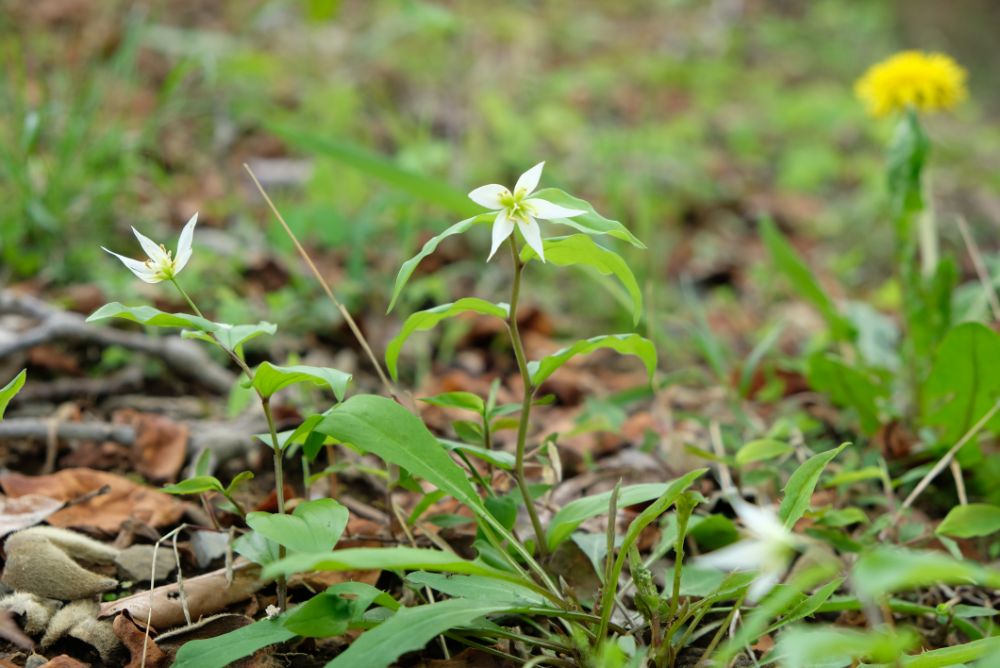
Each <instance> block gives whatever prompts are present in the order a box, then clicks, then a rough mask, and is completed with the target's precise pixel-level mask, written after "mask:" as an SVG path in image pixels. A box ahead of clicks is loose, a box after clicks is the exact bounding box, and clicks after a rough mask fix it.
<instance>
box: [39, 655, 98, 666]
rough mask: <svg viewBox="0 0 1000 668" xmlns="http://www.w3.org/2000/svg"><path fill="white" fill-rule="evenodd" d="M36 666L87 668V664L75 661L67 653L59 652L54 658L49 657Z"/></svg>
mask: <svg viewBox="0 0 1000 668" xmlns="http://www.w3.org/2000/svg"><path fill="white" fill-rule="evenodd" d="M38 668H87V664H85V663H82V662H80V661H77V660H76V659H74V658H73V657H71V656H69V655H68V654H60V655H59V656H57V657H56V658H54V659H49V660H48V661H46V662H45V663H43V664H42V665H40V666H39V667H38Z"/></svg>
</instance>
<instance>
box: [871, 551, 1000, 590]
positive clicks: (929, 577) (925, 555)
mask: <svg viewBox="0 0 1000 668" xmlns="http://www.w3.org/2000/svg"><path fill="white" fill-rule="evenodd" d="M851 581H852V582H853V583H854V586H855V587H856V588H857V590H858V591H859V592H861V593H863V594H865V595H866V596H868V597H871V598H873V599H878V598H879V597H881V596H884V595H885V594H890V593H892V592H896V591H903V590H908V589H918V588H920V587H930V586H937V585H942V584H952V585H958V584H969V585H971V584H980V585H985V586H987V587H990V588H991V589H996V588H1000V571H998V570H997V569H995V568H988V567H985V566H982V565H980V564H977V563H974V562H971V561H964V560H958V559H954V558H952V557H950V556H948V555H947V554H945V553H944V552H924V551H918V550H907V549H903V548H897V547H879V548H876V549H874V550H872V551H870V552H867V553H865V554H862V555H861V556H860V557H859V558H858V560H857V562H856V563H855V565H854V570H853V572H852V574H851Z"/></svg>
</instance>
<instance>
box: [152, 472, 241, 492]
mask: <svg viewBox="0 0 1000 668" xmlns="http://www.w3.org/2000/svg"><path fill="white" fill-rule="evenodd" d="M225 489H226V488H225V487H223V485H222V482H221V481H219V479H218V478H216V477H215V476H213V475H198V476H195V477H193V478H188V479H187V480H181V481H180V482H178V483H174V484H173V485H167V486H166V487H164V488H163V491H164V492H166V493H167V494H201V493H203V492H219V493H220V494H221V493H222V492H224V491H225Z"/></svg>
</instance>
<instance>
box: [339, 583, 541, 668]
mask: <svg viewBox="0 0 1000 668" xmlns="http://www.w3.org/2000/svg"><path fill="white" fill-rule="evenodd" d="M522 607H523V606H522ZM512 608H516V606H512V604H510V603H497V602H491V601H478V600H466V599H463V598H453V599H449V600H447V601H440V602H438V603H431V604H429V605H419V606H416V607H412V608H401V609H400V610H399V612H397V613H396V614H395V615H393V616H392V617H390V618H389V619H387V620H386V621H384V622H382V623H381V624H379V625H378V626H376V627H375V628H374V629H371V630H370V631H367V632H365V633H363V634H361V635H360V636H359V637H358V638H357V640H355V641H354V642H352V643H351V644H350V646H349V647H348V648H347V649H346V650H345V651H344V652H343V653H342V654H340V655H338V656H337V657H336V658H335V659H334V660H333V661H331V662H329V663H328V664H326V666H327V668H355V667H356V666H365V668H386V666H389V665H391V664H392V663H393V662H394V661H395V660H396V659H397V658H399V657H400V656H401V655H403V654H405V653H406V652H412V651H413V650H418V649H420V648H421V647H423V646H424V645H426V644H427V643H428V642H430V641H431V640H433V639H434V638H435V637H436V636H438V635H440V634H442V633H444V632H445V631H448V630H450V629H454V628H461V627H465V626H469V625H470V624H471V623H473V622H474V621H476V620H477V619H479V618H480V617H483V616H484V615H488V614H491V613H496V612H503V611H506V610H510V609H512Z"/></svg>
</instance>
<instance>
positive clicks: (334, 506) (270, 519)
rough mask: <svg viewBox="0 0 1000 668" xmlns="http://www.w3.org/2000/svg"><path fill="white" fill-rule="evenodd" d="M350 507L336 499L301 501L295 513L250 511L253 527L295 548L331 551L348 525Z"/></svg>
mask: <svg viewBox="0 0 1000 668" xmlns="http://www.w3.org/2000/svg"><path fill="white" fill-rule="evenodd" d="M348 516H349V513H348V511H347V508H346V507H344V506H342V505H341V504H339V503H337V502H336V501H334V500H333V499H316V500H315V501H306V502H304V503H300V504H299V505H298V506H296V507H295V510H293V511H292V514H291V515H280V514H277V513H263V512H253V513H248V514H247V524H248V525H250V528H251V529H253V530H254V531H256V532H257V533H259V534H261V535H262V536H264V537H265V538H267V539H269V540H273V541H274V542H276V543H278V544H279V545H284V546H285V547H287V548H288V549H289V550H290V551H292V552H299V553H310V554H315V553H317V552H329V551H330V550H332V549H333V548H334V547H335V546H336V545H337V541H339V540H340V535H341V534H342V533H344V528H345V527H346V526H347V520H348Z"/></svg>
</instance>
